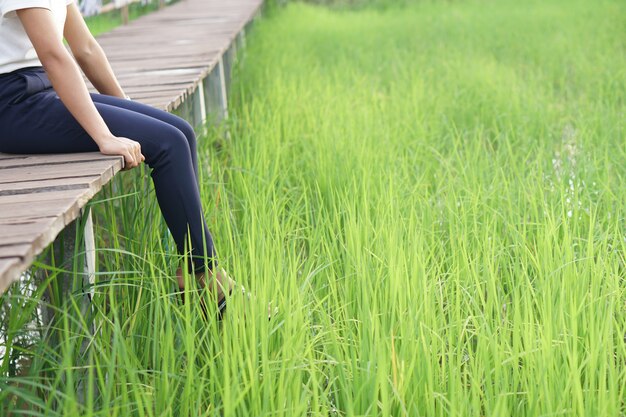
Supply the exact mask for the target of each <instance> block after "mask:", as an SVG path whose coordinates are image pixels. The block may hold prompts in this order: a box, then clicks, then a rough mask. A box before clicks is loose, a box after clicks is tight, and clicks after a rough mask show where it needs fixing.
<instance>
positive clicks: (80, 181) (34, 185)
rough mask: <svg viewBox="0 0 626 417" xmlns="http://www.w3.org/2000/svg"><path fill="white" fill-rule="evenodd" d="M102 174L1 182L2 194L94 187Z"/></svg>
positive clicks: (0, 190) (0, 194)
mask: <svg viewBox="0 0 626 417" xmlns="http://www.w3.org/2000/svg"><path fill="white" fill-rule="evenodd" d="M101 178H102V177H101V176H100V175H89V176H84V177H75V178H58V179H50V180H39V181H19V182H8V183H4V184H0V196H2V195H9V194H30V193H43V192H47V191H53V190H70V189H76V188H93V187H95V186H97V184H98V182H99V181H98V180H100V179H101Z"/></svg>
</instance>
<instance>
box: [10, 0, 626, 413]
mask: <svg viewBox="0 0 626 417" xmlns="http://www.w3.org/2000/svg"><path fill="white" fill-rule="evenodd" d="M625 12H626V10H625V5H624V4H623V3H622V2H619V1H616V0H599V1H596V2H593V3H591V2H588V1H584V0H572V1H567V2H566V1H565V0H562V1H559V0H552V1H542V2H540V1H534V0H532V1H528V2H522V3H520V2H514V1H512V0H503V1H479V0H469V1H465V2H423V3H419V4H417V3H416V4H411V5H409V6H406V7H404V8H393V7H391V8H388V9H386V10H385V11H381V10H379V9H376V8H372V9H364V10H359V11H353V12H348V13H345V12H337V11H334V10H332V9H326V8H322V7H315V6H310V5H302V4H290V5H288V6H287V7H285V8H282V9H278V10H275V13H272V14H271V15H270V16H269V17H267V18H266V19H264V20H262V21H260V22H259V23H258V25H257V26H256V28H255V30H254V32H253V33H252V34H251V36H250V37H249V42H248V45H249V49H248V50H247V51H246V60H245V62H244V66H243V67H241V68H237V71H236V74H235V77H234V84H233V89H232V91H231V96H230V101H229V103H230V105H231V108H230V110H229V114H230V119H229V121H228V122H227V123H228V124H227V126H226V127H227V128H228V129H229V132H230V135H229V136H230V139H224V137H225V136H224V135H223V132H222V131H221V130H220V129H219V128H216V129H214V130H213V129H212V127H209V133H208V134H207V135H206V136H205V137H204V138H202V139H201V144H200V162H201V167H200V175H201V184H202V195H203V198H204V203H205V210H206V215H207V223H208V225H209V227H210V229H211V231H212V232H213V235H214V238H215V241H216V243H217V246H218V251H219V255H220V262H221V265H222V266H223V267H224V268H226V269H227V270H228V271H230V273H231V274H232V275H233V276H234V277H235V278H236V279H237V281H238V282H240V283H241V284H243V285H244V286H245V287H246V288H247V290H248V291H249V292H250V293H253V294H254V298H252V299H250V300H248V299H246V298H245V297H242V296H240V295H238V294H235V295H233V296H232V297H231V298H230V300H229V307H228V313H227V315H226V317H225V320H224V322H223V323H221V324H220V323H218V322H216V321H215V320H212V319H211V320H208V321H204V320H203V319H202V315H201V313H200V311H199V309H198V307H197V304H196V303H193V302H190V303H186V304H184V305H181V303H180V302H179V300H178V297H177V294H176V292H175V289H176V284H175V279H174V277H173V275H174V270H175V268H176V266H177V265H178V264H179V262H180V261H181V259H180V257H178V256H175V255H173V253H174V250H173V243H172V241H171V239H170V237H169V236H168V234H167V232H166V229H165V228H164V225H163V222H162V220H161V218H160V215H159V213H158V210H157V207H156V202H155V200H154V196H153V191H152V190H151V188H150V187H151V186H150V183H149V181H148V180H147V177H146V172H143V173H142V172H139V171H137V172H134V173H124V174H122V175H121V176H118V178H116V179H115V180H114V183H113V184H112V185H111V186H110V187H108V188H107V189H106V190H104V192H103V194H102V195H101V196H100V199H99V200H98V201H96V202H94V203H93V204H92V209H93V210H94V214H95V223H96V236H97V238H98V247H99V248H100V253H99V259H98V260H99V262H98V264H99V272H98V276H97V283H96V285H95V287H94V288H93V290H94V297H93V303H92V308H91V310H90V311H89V312H87V313H82V312H80V308H81V307H80V306H81V304H80V296H81V291H82V292H84V291H85V290H81V289H76V290H75V297H70V299H68V300H67V303H65V305H63V306H62V307H61V311H60V313H59V314H57V317H58V320H57V321H56V322H55V323H53V325H52V329H53V330H54V328H56V329H57V334H58V337H57V340H58V343H57V344H56V345H51V344H49V343H46V342H38V343H34V344H33V345H32V346H26V347H25V348H23V351H24V353H26V354H27V356H29V357H30V360H31V365H30V367H28V368H27V369H25V370H24V371H23V374H22V375H12V376H11V377H10V378H6V377H5V375H6V374H7V372H8V371H6V370H5V369H4V368H2V372H3V374H2V375H3V377H2V378H0V403H1V404H3V405H4V404H7V402H8V401H10V407H5V408H4V410H8V409H11V410H12V413H13V415H53V416H54V415H59V416H60V415H81V416H83V415H84V416H142V417H143V416H217V415H219V416H270V415H271V416H300V415H302V416H305V415H306V416H308V415H315V416H322V415H323V416H329V415H332V416H335V415H341V416H370V415H372V416H373V415H381V416H486V415H490V416H516V417H517V416H548V415H550V416H552V415H563V416H600V415H601V416H622V415H625V414H626V402H625V400H626V388H625V387H626V343H625V341H624V336H625V335H626V304H625V303H626V297H625V295H626V294H625V291H626V284H625V283H626V259H625V256H624V253H625V252H626V236H625V234H626V224H625V222H626V217H625V214H626V196H625V195H624V192H623V188H624V187H623V184H624V181H625V180H626V164H625V161H626V151H625V148H624V140H623V138H624V128H625V120H626V118H624V113H625V110H626V101H625V98H626V70H625V68H626V62H625V61H626V55H625V54H624V53H623V52H624V50H625V49H624V46H625V44H624V39H626V37H625V36H624V35H626V33H625V30H626V25H625V23H626V22H625V20H626V13H625ZM217 145H218V146H217ZM40 267H41V268H44V269H46V268H47V269H48V270H50V274H51V275H54V274H55V273H58V272H59V267H51V266H46V265H40ZM191 284H192V283H191V282H189V285H191ZM35 296H36V295H35ZM187 296H189V297H192V298H193V297H196V296H195V295H193V294H187ZM2 300H3V301H2V302H3V303H13V305H17V303H18V302H22V303H26V301H23V298H20V297H18V296H17V295H15V293H13V295H10V296H9V297H8V298H7V297H5V298H3V299H2ZM268 301H271V303H272V306H273V307H277V308H278V311H277V312H276V311H275V312H274V314H273V316H272V319H271V320H270V321H268V320H267V302H268ZM24 305H26V304H24ZM30 308H31V309H32V307H30ZM10 311H11V314H13V316H11V317H12V321H11V323H12V324H11V329H12V330H13V331H14V334H17V333H18V332H19V331H18V327H17V323H18V321H19V315H18V314H17V313H16V311H19V310H18V309H11V310H10ZM79 313H80V314H79ZM18 409H19V410H20V411H16V410H18ZM5 414H7V413H6V412H5Z"/></svg>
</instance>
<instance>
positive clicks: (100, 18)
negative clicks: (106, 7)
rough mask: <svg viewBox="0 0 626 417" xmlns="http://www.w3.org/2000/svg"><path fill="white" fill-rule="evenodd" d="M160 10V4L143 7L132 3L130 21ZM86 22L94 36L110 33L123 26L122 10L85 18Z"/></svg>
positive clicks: (129, 9)
mask: <svg viewBox="0 0 626 417" xmlns="http://www.w3.org/2000/svg"><path fill="white" fill-rule="evenodd" d="M158 8H159V4H158V2H152V3H148V4H146V5H142V4H141V3H131V4H130V5H129V6H128V18H129V20H135V19H137V18H138V17H141V16H143V15H145V14H148V13H151V12H154V11H156V10H158ZM85 22H87V26H89V30H90V31H91V33H92V35H94V36H98V35H101V34H103V33H105V32H109V31H111V30H113V29H115V28H116V27H118V26H121V25H122V24H123V21H122V14H121V11H120V9H116V10H113V11H111V12H108V13H104V14H100V15H95V16H90V17H87V18H85Z"/></svg>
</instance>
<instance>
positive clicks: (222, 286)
mask: <svg viewBox="0 0 626 417" xmlns="http://www.w3.org/2000/svg"><path fill="white" fill-rule="evenodd" d="M207 275H208V279H207ZM195 278H196V282H198V284H199V285H200V291H202V290H203V289H204V288H206V287H207V281H208V288H207V290H208V292H209V293H210V294H214V295H215V296H216V298H217V304H218V318H219V319H221V318H222V315H223V314H224V311H225V310H226V294H227V293H228V294H230V293H231V292H232V290H233V288H234V287H235V285H236V283H235V281H234V280H233V279H231V278H230V277H229V276H228V274H227V273H226V271H224V270H223V269H220V270H218V271H216V272H215V271H210V270H209V271H208V273H205V272H199V273H197V274H196V276H195ZM176 279H177V280H178V289H179V290H180V294H181V298H182V302H183V304H184V303H185V278H184V275H183V270H182V268H178V269H177V270H176ZM200 307H201V308H202V311H203V312H204V316H205V318H206V317H207V306H206V302H205V301H204V298H203V297H201V298H200Z"/></svg>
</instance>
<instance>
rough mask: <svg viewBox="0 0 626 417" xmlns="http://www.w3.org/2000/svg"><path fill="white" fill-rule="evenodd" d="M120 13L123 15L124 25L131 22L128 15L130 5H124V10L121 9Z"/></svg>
mask: <svg viewBox="0 0 626 417" xmlns="http://www.w3.org/2000/svg"><path fill="white" fill-rule="evenodd" d="M120 13H121V14H122V23H123V24H125V25H127V24H128V22H129V20H130V18H129V13H128V3H124V5H123V6H122V8H121V9H120Z"/></svg>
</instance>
